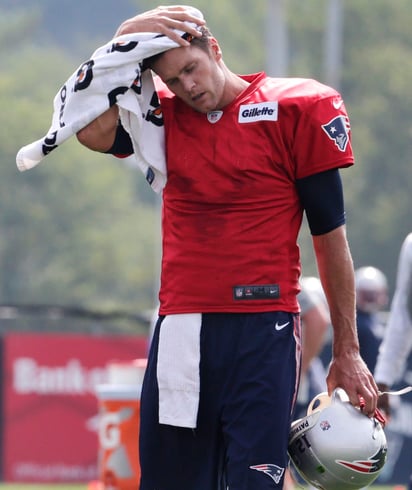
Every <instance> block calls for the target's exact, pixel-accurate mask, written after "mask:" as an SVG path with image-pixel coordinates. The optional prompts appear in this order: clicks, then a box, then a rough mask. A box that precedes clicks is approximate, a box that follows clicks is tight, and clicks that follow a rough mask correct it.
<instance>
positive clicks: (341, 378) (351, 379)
mask: <svg viewBox="0 0 412 490" xmlns="http://www.w3.org/2000/svg"><path fill="white" fill-rule="evenodd" d="M327 386H328V391H329V393H330V394H331V393H332V391H333V390H334V389H335V388H337V387H340V388H342V389H344V390H345V392H346V393H347V395H348V397H349V401H350V403H351V404H352V405H354V406H356V407H361V408H362V411H363V412H364V413H365V414H366V415H368V417H373V415H374V413H375V410H376V407H377V404H378V387H377V385H376V383H375V380H374V379H373V376H372V374H371V373H370V372H369V370H368V369H367V368H366V366H365V365H363V364H362V363H354V364H353V365H352V366H350V367H349V366H347V365H346V368H345V369H340V368H339V365H338V364H337V363H332V364H331V366H330V370H329V374H328V377H327Z"/></svg>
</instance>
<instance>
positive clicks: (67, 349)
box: [3, 334, 147, 482]
mask: <svg viewBox="0 0 412 490" xmlns="http://www.w3.org/2000/svg"><path fill="white" fill-rule="evenodd" d="M3 346H4V351H3V353H4V358H3V359H4V360H3V362H4V378H3V383H4V384H3V405H4V406H3V415H4V419H3V427H4V429H3V441H4V444H3V479H4V480H5V481H20V482H25V481H27V482H87V481H91V480H94V479H96V478H97V474H98V468H97V458H98V437H97V431H98V427H99V419H98V400H97V396H96V386H97V385H99V384H104V383H107V374H108V369H107V365H108V363H110V362H111V361H132V360H134V359H137V358H145V357H146V355H147V340H146V338H144V337H135V336H93V335H70V334H65V335H63V334H61V335H59V334H8V335H5V336H4V344H3ZM136 444H137V441H136Z"/></svg>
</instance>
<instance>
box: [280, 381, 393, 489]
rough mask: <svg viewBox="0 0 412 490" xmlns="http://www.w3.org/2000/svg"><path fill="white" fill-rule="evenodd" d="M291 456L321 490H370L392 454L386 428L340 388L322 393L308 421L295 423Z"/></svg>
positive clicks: (296, 421)
mask: <svg viewBox="0 0 412 490" xmlns="http://www.w3.org/2000/svg"><path fill="white" fill-rule="evenodd" d="M288 453H289V456H290V459H291V461H292V462H293V465H294V466H295V468H296V470H297V472H298V473H299V475H300V476H301V477H302V478H303V479H304V480H305V481H306V482H307V483H308V484H310V485H313V486H314V487H316V488H320V489H322V490H355V489H359V488H362V487H367V486H368V485H370V484H371V483H372V482H373V481H374V480H375V479H376V478H377V477H378V475H379V473H380V472H381V470H382V468H383V466H384V464H385V462H386V453H387V443H386V437H385V433H384V430H383V426H382V425H381V423H380V422H379V420H378V419H377V418H375V417H373V418H369V417H368V416H367V415H365V414H364V413H362V412H361V410H360V409H358V408H356V407H354V406H353V405H352V404H351V403H350V401H349V397H348V396H347V394H346V392H345V391H344V390H342V389H341V388H337V389H336V390H335V391H334V392H333V394H332V396H331V397H329V396H328V394H327V393H320V394H319V395H317V396H316V397H315V398H314V399H313V400H312V401H311V402H310V404H309V407H308V410H307V416H306V417H303V418H301V419H298V420H295V421H294V422H293V423H292V426H291V430H290V435H289V447H288Z"/></svg>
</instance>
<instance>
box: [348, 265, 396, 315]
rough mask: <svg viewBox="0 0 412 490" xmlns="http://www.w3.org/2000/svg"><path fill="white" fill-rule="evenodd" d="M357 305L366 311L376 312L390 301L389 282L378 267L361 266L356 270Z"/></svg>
mask: <svg viewBox="0 0 412 490" xmlns="http://www.w3.org/2000/svg"><path fill="white" fill-rule="evenodd" d="M355 288H356V306H357V307H358V308H359V309H360V310H361V311H364V312H366V313H376V312H377V311H379V310H382V309H383V308H384V307H385V306H386V305H387V303H388V282H387V280H386V276H385V274H384V273H383V272H382V271H380V270H379V269H377V268H376V267H372V266H366V267H360V268H359V269H356V271H355Z"/></svg>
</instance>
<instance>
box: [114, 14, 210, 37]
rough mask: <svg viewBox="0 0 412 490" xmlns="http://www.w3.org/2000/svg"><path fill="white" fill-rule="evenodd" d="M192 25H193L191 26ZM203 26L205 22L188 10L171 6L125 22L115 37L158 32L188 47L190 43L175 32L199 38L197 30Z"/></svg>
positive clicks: (199, 33) (199, 34)
mask: <svg viewBox="0 0 412 490" xmlns="http://www.w3.org/2000/svg"><path fill="white" fill-rule="evenodd" d="M191 24H192V25H191ZM193 24H195V25H194V26H193ZM204 24H205V21H204V20H203V19H201V18H199V17H197V16H196V15H195V14H194V12H193V10H191V9H190V8H188V7H185V6H182V5H171V6H166V7H157V8H155V9H153V10H149V11H148V12H144V13H143V14H140V15H136V16H135V17H132V18H130V19H128V20H126V21H125V22H123V23H122V24H121V26H120V27H119V29H118V30H117V32H116V36H119V35H122V34H131V33H134V32H158V33H159V34H163V35H165V36H167V37H169V38H170V39H172V40H173V41H175V42H176V43H177V44H179V45H180V46H188V45H189V44H190V43H189V42H188V41H186V40H185V39H183V38H182V37H180V35H179V34H178V32H176V31H182V32H187V33H189V34H191V35H192V36H194V37H200V36H201V35H202V34H201V32H200V31H199V30H198V28H199V27H200V26H202V25H204Z"/></svg>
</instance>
